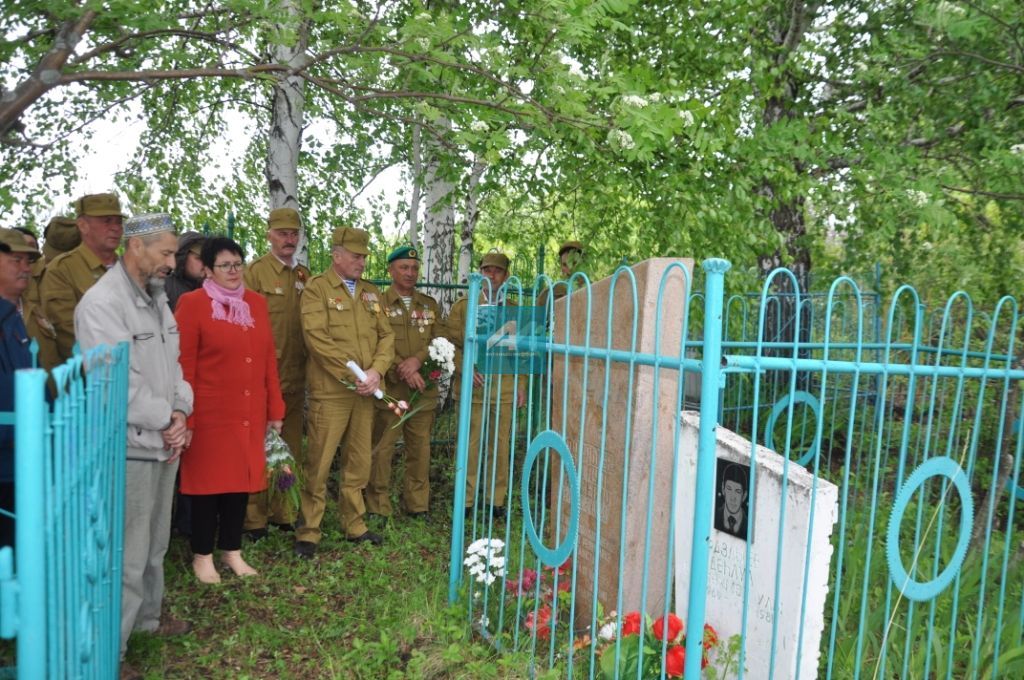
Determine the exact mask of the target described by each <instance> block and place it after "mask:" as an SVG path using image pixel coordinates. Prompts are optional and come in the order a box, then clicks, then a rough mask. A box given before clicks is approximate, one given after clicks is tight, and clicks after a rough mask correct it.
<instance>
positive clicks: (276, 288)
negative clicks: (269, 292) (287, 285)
mask: <svg viewBox="0 0 1024 680" xmlns="http://www.w3.org/2000/svg"><path fill="white" fill-rule="evenodd" d="M283 292H284V288H281V282H280V281H274V294H275V295H280V294H281V293H283Z"/></svg>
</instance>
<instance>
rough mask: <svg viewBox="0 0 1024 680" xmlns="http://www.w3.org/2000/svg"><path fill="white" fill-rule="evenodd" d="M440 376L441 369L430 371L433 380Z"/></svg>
mask: <svg viewBox="0 0 1024 680" xmlns="http://www.w3.org/2000/svg"><path fill="white" fill-rule="evenodd" d="M440 377H441V371H438V370H433V371H431V372H430V379H431V380H437V379H438V378H440Z"/></svg>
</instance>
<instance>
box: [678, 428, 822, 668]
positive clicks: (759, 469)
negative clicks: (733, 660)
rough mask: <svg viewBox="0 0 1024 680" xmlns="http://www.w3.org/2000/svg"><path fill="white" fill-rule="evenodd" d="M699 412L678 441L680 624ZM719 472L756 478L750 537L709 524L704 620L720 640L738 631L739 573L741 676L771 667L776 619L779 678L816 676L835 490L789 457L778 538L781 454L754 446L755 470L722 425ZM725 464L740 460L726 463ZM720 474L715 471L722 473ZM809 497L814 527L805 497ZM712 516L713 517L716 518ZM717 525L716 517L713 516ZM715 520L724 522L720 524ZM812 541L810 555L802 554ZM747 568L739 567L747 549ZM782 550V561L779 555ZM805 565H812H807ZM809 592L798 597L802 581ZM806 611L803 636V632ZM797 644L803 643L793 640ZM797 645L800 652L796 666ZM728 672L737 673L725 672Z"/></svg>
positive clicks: (719, 482) (718, 483) (746, 445)
mask: <svg viewBox="0 0 1024 680" xmlns="http://www.w3.org/2000/svg"><path fill="white" fill-rule="evenodd" d="M699 427H700V417H699V415H698V414H697V413H694V412H690V411H684V412H683V414H682V432H681V437H680V451H679V468H678V471H677V474H678V475H679V478H678V484H679V486H678V489H679V494H678V498H677V502H676V509H675V511H676V551H675V554H676V560H675V583H676V587H675V593H676V612H677V613H678V614H679V616H680V617H682V618H683V620H684V621H686V620H687V619H686V611H687V598H688V595H689V584H690V554H691V547H692V541H693V489H694V485H695V483H696V469H697V438H698V432H699ZM716 438H717V444H716V452H715V456H716V458H717V459H718V462H716V465H715V468H716V470H723V469H725V468H731V469H732V470H735V469H736V467H737V466H738V467H739V469H743V468H745V467H749V469H750V470H751V471H752V474H753V475H754V480H755V483H754V490H753V496H751V497H749V498H747V499H746V502H747V503H748V505H749V509H750V517H749V519H750V520H752V521H753V523H754V525H753V527H751V529H752V531H751V533H750V543H749V544H748V543H747V541H746V539H744V538H740V537H737V536H734V535H731V534H730V533H728V532H727V531H721V530H718V529H715V528H714V527H713V526H712V528H711V555H710V561H709V564H708V587H707V605H706V611H707V623H709V624H711V626H713V627H714V628H715V630H716V631H718V635H719V638H720V639H721V640H722V641H723V642H724V641H727V640H728V639H729V638H731V637H732V636H733V635H739V634H740V632H741V631H742V626H743V617H744V607H743V591H744V579H745V578H746V582H747V583H748V585H749V594H748V598H747V608H746V619H747V639H746V659H745V663H744V665H745V666H746V669H747V673H746V677H766V675H765V673H766V670H767V669H768V668H769V666H770V663H771V654H772V624H773V622H774V623H777V625H778V632H777V634H776V642H775V675H774V677H776V678H787V679H789V678H804V679H805V680H812V679H813V678H817V677H818V657H819V648H820V643H821V636H822V633H823V630H824V625H825V620H824V613H825V603H826V596H827V594H828V576H829V564H830V563H831V559H832V545H831V544H830V543H829V536H830V535H831V534H832V528H833V525H834V524H835V522H836V520H837V518H838V499H839V493H838V488H837V487H836V486H835V485H834V484H832V483H831V482H828V481H826V480H824V479H822V478H818V479H817V481H816V482H815V480H814V477H813V475H812V474H811V473H810V472H808V471H807V470H806V469H805V468H802V467H800V466H799V465H797V464H796V463H795V462H793V461H790V463H789V480H788V486H787V489H786V500H785V525H784V526H783V530H782V535H781V537H780V535H779V521H780V517H781V510H782V502H781V499H782V482H783V465H784V462H785V461H784V459H783V458H782V456H780V455H779V454H777V453H776V452H774V451H772V450H770V449H767V448H765V447H763V446H758V447H757V456H756V463H755V465H754V466H751V455H750V454H751V444H750V441H749V440H747V439H744V438H743V437H741V436H739V435H738V434H736V433H734V432H731V431H730V430H727V429H725V428H724V427H721V426H719V427H718V428H717V430H716ZM730 463H734V464H736V466H731V465H730ZM719 474H721V473H719ZM724 481H725V480H723V479H716V480H715V493H716V499H715V500H716V501H718V502H717V504H716V507H719V506H721V505H723V504H724V503H723V501H722V499H721V498H718V496H719V495H720V494H721V493H722V488H723V482H724ZM812 499H814V524H813V526H811V527H810V535H808V529H809V525H810V522H811V502H812ZM713 518H714V514H713ZM713 521H714V519H713ZM719 523H720V521H719ZM808 544H809V545H810V551H808V549H807V548H808ZM748 548H749V550H750V571H749V572H745V566H746V559H747V550H748ZM780 552H781V554H782V560H781V564H780V563H779V562H778V555H779V553H780ZM805 562H806V563H807V565H808V566H806V567H805ZM777 567H778V568H781V573H782V579H781V584H780V590H779V607H778V613H777V616H776V614H775V575H776V569H777ZM805 579H806V585H807V588H806V590H807V593H806V601H804V583H805ZM801 607H803V615H802V618H803V638H802V639H801V638H800V626H801ZM798 641H799V642H798ZM798 647H799V648H800V649H802V653H800V659H799V667H797V653H798V651H799V650H798ZM730 677H735V676H734V675H731V676H730Z"/></svg>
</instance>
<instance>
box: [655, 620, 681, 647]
mask: <svg viewBox="0 0 1024 680" xmlns="http://www.w3.org/2000/svg"><path fill="white" fill-rule="evenodd" d="M682 631H683V622H682V620H680V618H679V617H678V616H676V615H675V614H669V615H668V621H667V622H666V621H665V617H661V618H660V619H658V620H657V621H655V622H654V637H656V638H658V639H659V640H668V641H669V642H673V641H674V640H675V639H676V638H677V637H679V633H681V632H682Z"/></svg>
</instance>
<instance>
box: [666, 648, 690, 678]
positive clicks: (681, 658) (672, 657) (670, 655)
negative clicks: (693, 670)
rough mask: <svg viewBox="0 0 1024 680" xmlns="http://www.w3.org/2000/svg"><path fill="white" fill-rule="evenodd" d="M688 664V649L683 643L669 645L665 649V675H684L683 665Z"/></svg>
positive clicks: (675, 676)
mask: <svg viewBox="0 0 1024 680" xmlns="http://www.w3.org/2000/svg"><path fill="white" fill-rule="evenodd" d="M685 665H686V650H685V649H684V648H683V647H682V645H676V646H674V647H669V648H668V649H667V650H666V651H665V675H667V676H668V677H670V678H681V677H683V667H684V666H685Z"/></svg>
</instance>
